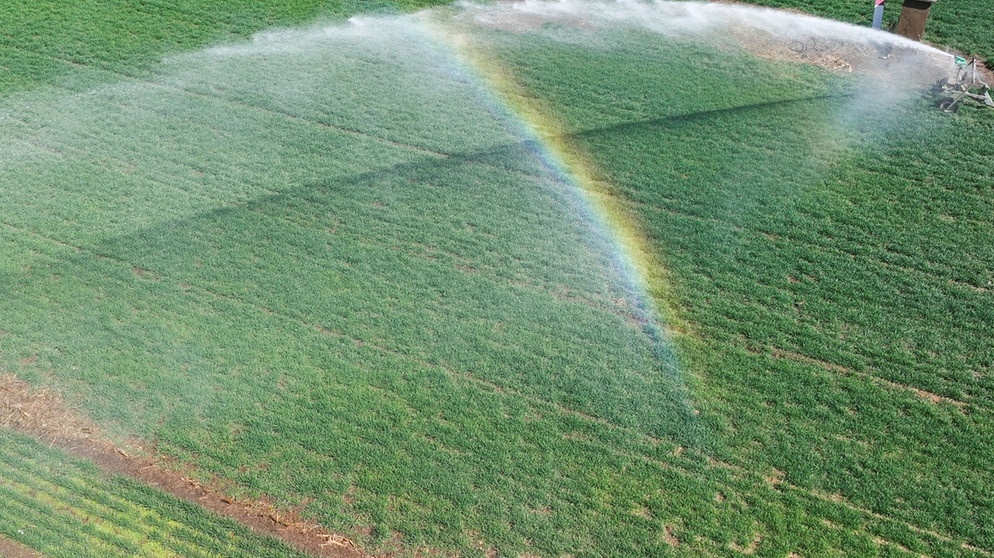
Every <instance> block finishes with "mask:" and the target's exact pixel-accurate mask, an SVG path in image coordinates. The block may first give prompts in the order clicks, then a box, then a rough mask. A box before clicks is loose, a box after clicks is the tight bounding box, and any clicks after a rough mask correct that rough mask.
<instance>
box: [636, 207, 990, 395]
mask: <svg viewBox="0 0 994 558" xmlns="http://www.w3.org/2000/svg"><path fill="white" fill-rule="evenodd" d="M638 205H641V206H643V207H648V208H651V209H652V210H655V211H658V212H661V213H666V214H669V215H672V216H677V217H682V218H687V219H692V220H696V221H699V222H706V223H712V224H715V225H719V226H721V227H724V228H729V229H731V230H732V231H734V232H737V233H739V234H745V232H746V231H749V232H754V233H756V234H760V235H769V234H771V233H769V232H767V231H765V230H763V229H760V228H753V227H744V226H739V225H734V224H731V223H728V222H726V221H722V220H720V219H718V218H714V217H707V216H701V215H696V214H693V213H688V212H686V211H681V210H677V209H672V208H667V207H663V206H659V205H655V204H644V203H643V204H638ZM778 237H779V238H782V239H784V240H785V241H787V242H789V243H791V244H792V245H796V246H802V247H807V248H810V249H812V251H816V252H817V251H821V252H824V253H828V254H834V255H835V256H840V257H848V258H850V259H852V260H854V261H859V262H862V263H865V264H868V265H870V266H876V267H878V268H883V269H887V270H890V271H897V272H900V273H903V274H905V275H909V276H913V277H918V278H919V279H920V280H921V281H923V282H925V283H927V284H931V285H934V286H938V287H947V286H952V287H954V288H956V289H958V290H959V291H960V292H962V293H965V294H969V295H970V296H976V295H981V296H985V295H988V294H990V292H989V291H984V290H982V289H978V288H977V287H975V286H973V285H969V284H964V283H962V282H959V281H955V280H952V279H947V278H944V277H940V276H937V275H933V274H931V273H929V272H927V271H924V270H921V269H918V268H914V267H906V266H901V265H899V264H895V263H891V262H887V261H885V260H883V259H881V258H880V257H878V256H873V255H869V254H858V253H854V252H851V251H849V250H846V249H845V248H841V247H837V246H832V245H829V244H824V243H819V242H816V241H812V240H807V239H799V238H796V237H791V236H789V235H778ZM765 286H766V287H768V288H771V289H776V290H777V291H779V292H781V293H785V294H790V295H793V294H794V293H793V292H792V291H790V290H788V289H785V288H783V287H780V286H778V285H770V284H767V285H765ZM756 306H757V307H758V308H760V309H762V310H763V311H764V312H765V311H767V308H766V307H765V306H762V305H758V304H757V305H756ZM854 354H857V355H863V353H860V352H856V353H854ZM863 356H865V355H863ZM874 368H875V369H879V367H874ZM872 376H874V377H876V378H878V380H880V381H882V382H891V381H890V380H888V379H886V378H884V377H881V376H876V375H872ZM941 377H942V379H943V380H944V381H945V382H947V383H948V384H949V385H952V386H961V385H962V384H963V382H962V381H961V380H960V379H959V378H956V377H948V376H941ZM894 383H895V384H896V385H903V384H899V383H896V382H894ZM905 387H906V388H907V389H908V390H912V391H914V390H922V391H925V390H923V388H918V387H916V386H905ZM967 387H968V386H967ZM978 387H980V389H984V388H983V387H982V386H978ZM941 397H947V396H941ZM947 398H948V399H950V400H951V401H956V402H957V404H963V405H974V406H976V407H979V408H984V409H988V410H991V409H992V407H989V406H988V405H985V404H984V402H983V400H982V399H981V398H980V396H979V395H973V394H967V398H966V399H965V400H957V399H955V398H951V397H947Z"/></svg>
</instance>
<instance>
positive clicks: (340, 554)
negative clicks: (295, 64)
mask: <svg viewBox="0 0 994 558" xmlns="http://www.w3.org/2000/svg"><path fill="white" fill-rule="evenodd" d="M0 427H6V428H10V429H12V430H15V431H18V432H22V433H26V434H30V435H33V436H36V437H37V438H39V439H40V440H42V441H43V442H45V443H46V444H50V445H52V446H55V447H58V448H61V449H62V450H64V451H66V452H67V453H69V454H70V455H73V456H76V457H80V458H84V459H88V460H90V461H93V462H94V463H96V464H97V465H98V466H99V467H100V468H101V469H102V470H103V471H105V472H107V473H110V474H117V475H126V476H129V477H131V478H134V479H137V480H139V481H141V482H143V483H145V484H148V485H150V486H154V487H155V488H157V489H159V490H162V491H164V492H167V493H169V494H171V495H173V496H175V497H177V498H180V499H183V500H186V501H188V502H191V503H193V504H196V505H198V506H201V507H203V508H206V509H208V510H211V511H212V512H215V513H217V514H219V515H222V516H224V517H227V518H229V519H233V520H235V521H237V522H239V523H241V524H243V525H245V526H246V527H248V528H250V529H252V530H253V531H255V532H256V533H260V534H263V535H269V536H273V537H276V538H278V539H280V540H282V541H283V542H285V543H287V544H289V545H290V546H292V547H294V548H296V549H297V550H300V551H301V552H305V553H308V554H311V555H314V556H329V557H334V558H361V557H363V556H365V554H363V553H362V552H361V551H360V550H359V549H358V547H357V546H356V545H355V544H354V543H353V542H352V541H351V540H349V539H348V538H346V537H343V536H340V535H336V534H334V533H329V532H328V531H326V530H325V529H324V528H323V527H321V526H320V525H317V524H315V523H313V522H309V521H305V520H304V519H302V518H301V517H300V516H299V515H298V514H297V513H296V512H292V511H285V510H279V509H277V508H276V507H275V506H273V505H272V503H271V502H269V501H268V500H266V499H264V498H263V499H258V500H252V501H244V500H237V499H234V498H231V497H229V496H227V495H226V494H224V492H223V491H222V490H221V489H219V488H217V487H213V486H207V485H204V484H202V483H200V482H198V481H196V480H193V479H191V478H189V477H188V476H186V475H184V474H182V473H181V472H178V471H176V470H174V469H171V468H169V467H166V466H165V465H163V464H162V463H160V462H157V461H156V460H154V459H150V458H146V457H137V456H132V455H128V454H127V453H126V452H125V451H123V450H121V449H120V448H118V447H116V446H115V445H113V444H111V443H109V442H107V441H106V440H103V439H102V438H101V437H100V432H99V428H98V427H97V426H96V425H95V424H93V423H91V422H89V421H87V420H85V419H84V418H82V417H80V416H79V415H78V414H77V413H75V412H74V411H73V410H72V409H70V408H69V407H68V406H67V405H66V404H65V403H64V402H63V400H62V398H61V397H59V396H58V395H57V394H55V393H53V392H51V391H49V390H47V389H34V388H32V387H31V386H30V385H28V384H27V383H25V382H23V381H21V380H20V379H18V378H17V377H16V376H15V375H14V374H0ZM18 552H20V553H18ZM0 556H13V557H15V558H20V557H22V556H23V557H31V558H35V557H38V556H41V555H39V554H36V553H33V552H32V551H28V550H27V549H24V548H23V547H21V546H20V545H17V544H15V543H13V542H9V541H7V540H5V539H3V538H0Z"/></svg>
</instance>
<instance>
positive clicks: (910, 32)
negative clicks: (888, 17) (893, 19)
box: [896, 0, 935, 41]
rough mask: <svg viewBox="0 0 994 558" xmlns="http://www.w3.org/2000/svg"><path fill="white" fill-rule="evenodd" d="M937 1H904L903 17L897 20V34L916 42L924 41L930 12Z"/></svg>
mask: <svg viewBox="0 0 994 558" xmlns="http://www.w3.org/2000/svg"><path fill="white" fill-rule="evenodd" d="M933 3H935V0H904V6H903V7H902V8H901V17H900V18H899V19H898V20H897V29H896V31H897V34H898V35H903V36H905V37H907V38H909V39H914V40H916V41H920V40H922V35H923V34H924V33H925V22H926V21H928V10H929V8H931V7H932V4H933Z"/></svg>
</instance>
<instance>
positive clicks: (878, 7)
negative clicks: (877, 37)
mask: <svg viewBox="0 0 994 558" xmlns="http://www.w3.org/2000/svg"><path fill="white" fill-rule="evenodd" d="M886 1H887V0H874V2H875V3H874V6H873V28H874V29H876V30H878V31H879V30H880V29H881V28H882V27H883V24H884V2H886Z"/></svg>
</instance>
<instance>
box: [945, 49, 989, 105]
mask: <svg viewBox="0 0 994 558" xmlns="http://www.w3.org/2000/svg"><path fill="white" fill-rule="evenodd" d="M956 66H957V67H958V71H957V75H956V78H955V79H954V80H953V79H943V80H940V81H939V82H938V83H936V84H935V91H936V93H937V94H938V95H939V97H940V98H939V108H940V109H942V110H943V111H945V112H956V111H957V110H959V107H960V105H962V104H963V101H966V100H968V99H970V100H973V101H977V102H979V103H981V104H984V105H987V106H989V107H991V108H994V99H992V98H991V86H990V85H989V84H988V83H987V82H985V81H984V80H983V79H982V78H981V77H980V76H979V75H978V73H977V59H976V58H974V59H973V62H967V61H966V59H965V58H960V57H959V56H957V57H956Z"/></svg>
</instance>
